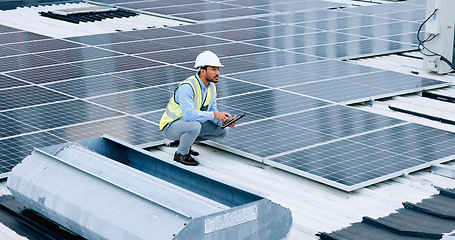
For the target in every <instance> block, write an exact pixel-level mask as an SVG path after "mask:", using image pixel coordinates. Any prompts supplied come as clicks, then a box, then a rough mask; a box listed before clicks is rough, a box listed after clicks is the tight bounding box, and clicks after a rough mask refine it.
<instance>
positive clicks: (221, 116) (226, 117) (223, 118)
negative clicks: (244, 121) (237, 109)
mask: <svg viewBox="0 0 455 240" xmlns="http://www.w3.org/2000/svg"><path fill="white" fill-rule="evenodd" d="M235 117H237V115H235V116H234V117H232V115H231V114H229V113H227V112H214V113H213V118H215V119H216V120H218V121H220V122H222V123H223V124H226V123H227V122H229V121H230V120H231V119H233V118H235ZM235 124H236V122H235V123H231V124H230V125H229V127H234V126H235Z"/></svg>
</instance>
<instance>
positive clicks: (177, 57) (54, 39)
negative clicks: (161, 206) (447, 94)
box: [0, 0, 455, 239]
mask: <svg viewBox="0 0 455 240" xmlns="http://www.w3.org/2000/svg"><path fill="white" fill-rule="evenodd" d="M99 3H100V2H99ZM102 4H108V5H109V6H115V7H124V8H126V9H128V10H135V11H137V12H139V13H141V15H147V14H152V15H154V14H156V16H157V17H159V18H163V19H168V20H169V19H171V20H172V21H175V22H174V23H175V25H172V26H169V27H163V26H164V25H166V24H163V25H161V26H159V27H155V28H152V27H149V26H147V25H142V27H141V28H136V26H138V25H133V27H131V26H130V27H128V28H125V29H128V30H119V29H117V30H119V31H116V28H112V26H113V25H115V23H119V25H121V23H124V22H121V21H122V19H117V20H115V22H111V23H107V21H106V22H103V21H104V20H103V21H101V22H99V23H96V24H85V25H84V24H82V25H81V26H79V29H77V30H74V29H71V28H68V31H57V32H58V34H55V33H51V32H56V31H49V28H44V26H53V27H57V28H58V29H63V28H66V26H69V25H65V23H57V22H56V20H52V19H48V20H42V22H40V24H38V25H34V24H27V21H25V20H24V21H16V20H15V19H17V16H18V13H19V12H20V11H21V10H24V11H25V10H27V11H32V10H33V11H36V12H38V11H43V10H44V9H43V7H45V6H39V7H36V9H35V8H30V9H16V10H14V11H15V12H8V13H7V12H2V13H0V14H4V16H11V18H9V17H8V18H2V19H3V20H2V22H0V24H3V25H2V26H1V28H0V29H1V31H2V33H0V34H1V35H2V38H0V62H1V64H0V87H1V89H0V91H1V92H2V99H3V100H2V104H1V105H0V117H1V118H2V120H3V121H2V122H3V123H2V125H1V126H0V127H1V130H2V131H1V132H2V134H1V135H0V146H1V147H0V149H1V153H0V160H1V162H2V163H1V165H0V167H1V168H0V170H1V173H2V175H1V176H3V177H7V175H8V171H9V170H10V169H11V168H12V167H13V166H15V165H16V164H17V163H18V162H19V161H21V160H22V159H23V158H24V157H25V156H27V155H28V154H29V153H30V152H31V151H32V150H33V148H41V147H45V146H51V145H56V144H60V143H64V142H69V141H78V140H82V139H87V138H93V137H97V136H100V135H103V134H109V135H112V136H114V137H116V138H119V139H121V140H123V141H125V142H128V143H130V144H133V145H136V146H139V147H148V148H151V149H150V150H151V151H153V152H158V154H161V155H162V157H163V158H164V159H169V161H172V159H171V158H170V156H171V155H170V154H169V153H170V152H172V151H173V149H168V148H166V147H156V148H155V146H159V145H162V143H163V141H162V140H163V139H162V136H161V133H160V131H159V130H158V126H157V121H158V120H159V117H160V116H161V113H162V111H163V110H164V107H165V105H166V103H167V100H168V98H169V96H170V94H171V92H172V91H173V89H174V87H175V85H176V83H178V82H180V81H181V80H183V79H185V78H186V77H188V76H189V75H191V74H193V73H194V70H193V69H192V66H191V65H192V61H193V60H194V57H195V56H196V55H197V54H198V53H199V52H201V51H203V50H206V49H210V50H212V51H214V52H215V53H216V54H217V55H218V56H220V57H221V62H222V63H223V64H224V65H225V66H226V67H225V68H223V69H222V76H221V79H220V82H219V85H218V89H219V96H218V98H219V105H220V108H223V109H225V110H226V111H228V112H232V113H234V114H239V113H241V112H247V115H246V117H245V118H243V119H242V120H241V122H240V124H239V125H238V126H237V127H236V128H235V129H233V130H232V131H231V133H230V135H229V137H228V138H226V139H223V140H220V141H217V142H206V144H208V145H211V146H215V147H217V148H220V149H222V150H219V149H214V148H208V147H207V146H202V145H199V146H197V147H199V148H201V149H203V150H204V149H206V148H207V151H206V153H207V154H208V155H209V158H214V160H213V161H214V162H213V163H212V162H210V161H209V160H208V159H209V158H207V159H205V160H204V158H202V157H201V158H202V159H201V160H202V161H201V162H202V166H201V167H200V168H198V169H197V170H196V171H198V172H199V173H200V174H210V175H221V176H223V177H224V178H226V179H228V181H232V182H235V183H236V184H239V185H241V186H244V185H248V187H250V188H254V189H260V190H259V191H261V192H266V193H269V194H270V198H274V199H277V200H278V201H277V202H281V201H282V202H283V204H289V205H290V206H292V207H290V209H291V210H294V211H293V217H295V219H296V222H295V224H294V229H296V230H294V231H293V232H292V231H291V236H290V238H291V239H308V238H310V237H311V238H314V237H315V236H314V234H315V233H316V232H321V231H333V230H336V229H338V228H340V227H343V226H346V224H348V223H352V222H355V221H356V220H357V221H359V219H358V217H359V216H360V215H361V216H371V217H378V216H379V215H382V216H384V215H386V214H388V213H389V212H390V211H393V209H396V208H398V207H397V205H396V204H395V203H397V202H398V203H401V202H404V201H417V200H419V199H421V197H423V196H429V195H428V194H429V193H434V191H435V189H434V188H433V187H431V185H432V184H434V185H444V186H447V187H455V186H452V184H453V182H452V181H450V180H449V181H447V180H446V179H445V178H443V177H440V178H439V177H434V176H433V174H430V176H428V174H420V175H419V174H418V173H417V176H420V177H422V179H424V180H420V181H418V183H416V184H410V186H409V187H408V185H407V184H404V182H407V181H411V182H412V179H413V178H411V180H409V177H402V176H403V175H407V174H409V173H411V172H414V171H419V170H422V169H426V168H428V167H430V166H431V165H433V164H436V163H441V162H446V161H450V160H452V159H453V155H454V152H455V151H453V147H452V146H451V144H450V142H451V139H452V138H453V134H454V132H455V131H453V129H452V128H450V127H447V126H441V125H440V124H439V123H434V121H431V120H428V121H430V122H425V123H422V120H421V119H420V118H419V119H417V120H416V119H415V118H414V117H410V116H404V117H403V115H397V114H396V113H394V112H391V111H389V110H387V111H385V110H383V109H382V108H380V105H381V103H382V100H383V99H391V98H395V97H396V96H399V95H400V96H402V95H406V96H409V95H412V94H419V93H421V92H422V91H431V90H432V89H440V88H447V89H449V91H450V89H451V88H450V87H449V86H450V85H451V81H452V80H450V79H451V76H450V75H449V76H447V77H446V78H441V77H438V76H433V75H426V74H410V72H409V71H408V70H409V69H406V70H404V71H401V69H400V70H397V69H395V68H386V67H385V66H384V65H386V64H377V63H372V62H368V61H357V59H365V57H369V58H371V57H372V56H378V55H384V54H391V53H398V52H408V51H411V50H414V49H415V48H416V46H417V43H416V40H415V34H416V29H417V28H418V26H419V24H420V23H421V22H422V20H424V19H425V1H418V0H409V1H403V2H387V1H384V2H378V3H365V2H357V1H356V2H350V1H333V2H330V1H286V2H283V1H254V2H245V1H185V2H183V3H182V2H181V1H140V2H124V1H122V2H102ZM360 5H361V6H360ZM397 6H398V7H397ZM61 7H65V8H69V6H61ZM48 8H49V7H48ZM59 8H60V7H59ZM155 10H156V11H155ZM145 13H147V14H145ZM8 14H9V15H8ZM13 16H16V18H13ZM147 16H150V15H147ZM166 17H167V18H166ZM43 18H44V17H42V18H41V19H43ZM8 19H10V21H8ZM3 21H4V22H3ZM180 21H183V22H184V24H180V23H181V22H180ZM67 24H71V23H67ZM100 24H105V25H103V26H106V27H103V28H99V26H101V25H100ZM132 28H135V29H137V30H132ZM51 29H52V28H51ZM85 29H87V31H86V32H84V30H85ZM100 29H102V30H100ZM414 66H415V65H414ZM418 68H420V65H419V66H418ZM386 80H390V81H386ZM340 90H342V91H340ZM438 91H439V90H438ZM340 92H341V93H340ZM245 101H250V102H252V103H253V104H251V105H245V104H244V102H245ZM370 101H371V102H373V107H370V106H360V107H359V106H358V105H362V103H364V102H370ZM286 102H288V103H289V102H293V103H298V104H292V105H289V104H287V103H286ZM357 104H358V105H357ZM378 107H379V108H378ZM315 116H320V117H315ZM296 121H302V122H305V124H298V122H297V123H296ZM351 126H355V127H351ZM270 129H275V130H276V129H279V131H278V130H276V131H273V132H270V131H268V130H270ZM397 133H403V134H397ZM258 136H261V137H258ZM263 136H266V137H263ZM384 139H386V140H384ZM422 139H425V141H426V142H425V141H423V140H422ZM252 140H253V141H252ZM392 140H394V141H392ZM428 141H430V142H429V143H428ZM383 142H393V144H382V143H383ZM421 146H424V147H421ZM348 149H350V151H347V150H348ZM225 150H227V151H230V152H232V153H235V154H237V155H231V154H230V153H228V152H225ZM335 150H341V151H335ZM238 155H240V156H244V157H247V158H248V159H253V160H256V161H251V160H246V159H245V158H243V157H240V156H238ZM224 156H229V158H232V159H236V160H235V161H239V162H240V163H241V164H239V166H238V171H239V173H236V174H234V175H233V176H230V175H229V174H226V173H228V172H231V171H232V170H230V169H229V168H228V167H227V166H225V165H223V162H222V161H219V160H215V158H220V159H225V157H224ZM225 160H226V159H225ZM308 160H311V161H308ZM341 160H343V161H341ZM344 160H345V161H344ZM359 160H360V161H359ZM227 161H229V162H230V163H232V162H231V160H229V159H227ZM365 161H367V162H368V163H369V164H363V163H364V162H365ZM396 162H400V163H401V164H395V163H396ZM356 164H357V165H356ZM244 165H247V166H249V167H252V169H250V168H249V167H248V168H247V169H245V172H244V173H243V172H242V171H243V169H244V167H242V166H244ZM256 168H257V169H256ZM277 168H278V169H284V170H286V171H282V170H278V169H277ZM223 171H224V172H223ZM264 171H265V172H264ZM247 173H253V175H252V176H251V177H247V176H246V174H247ZM293 174H297V175H301V176H304V177H305V178H302V177H300V176H295V175H293ZM270 176H273V177H272V179H280V181H281V180H283V182H285V183H286V184H287V185H284V184H283V185H282V184H278V183H277V185H273V184H272V185H270V184H271V182H269V181H268V180H265V179H266V178H267V177H270ZM291 176H292V177H291ZM237 178H238V179H237ZM245 178H246V179H249V181H250V182H251V183H245V182H244V179H245ZM307 178H308V179H312V180H308V179H307ZM418 178H419V177H418ZM285 179H288V180H289V181H287V180H285ZM396 179H398V180H396ZM258 181H264V183H261V184H264V185H263V186H255V185H254V184H252V183H257V182H258ZM272 181H273V180H272ZM295 182H297V183H295ZM318 182H320V183H323V184H322V185H321V184H320V183H318ZM397 182H398V183H397ZM422 182H423V183H422ZM425 182H428V184H426V183H425ZM306 184H309V187H305V186H304V185H306ZM397 184H398V185H399V186H396V185H397ZM403 184H404V185H405V186H406V187H405V188H407V190H409V192H406V191H403V195H400V196H397V197H396V199H393V200H389V201H387V204H385V203H384V205H387V207H386V208H385V209H384V210H383V211H384V212H382V211H378V212H375V213H374V214H372V215H369V214H366V213H364V212H369V211H370V210H368V209H369V207H374V205H371V204H370V203H368V204H365V206H364V207H363V208H361V210H360V211H359V212H362V213H355V214H354V216H346V217H341V216H334V218H333V219H337V220H334V221H329V222H330V223H329V222H327V223H326V224H323V223H324V220H323V219H322V217H321V218H320V219H318V217H316V216H315V214H316V212H317V210H316V211H315V212H312V211H311V210H308V209H311V208H313V207H314V206H313V205H312V204H310V203H308V201H320V198H319V197H321V198H324V197H326V196H327V195H328V196H329V197H328V199H330V200H327V202H326V201H323V202H322V203H321V204H316V205H318V207H316V209H319V210H320V211H323V213H324V214H322V215H323V216H324V215H325V214H327V215H330V216H332V215H331V213H329V212H330V211H328V210H325V209H331V210H333V211H335V210H338V209H339V206H331V202H332V201H333V202H337V201H340V199H343V201H341V202H342V203H341V204H340V206H342V205H344V204H346V205H351V204H352V205H351V206H354V205H355V203H357V204H358V203H359V202H357V200H358V199H364V200H367V201H372V199H375V198H376V197H379V198H380V199H379V200H378V201H379V202H380V203H382V201H383V200H384V198H383V197H382V196H383V195H382V194H383V193H380V191H381V189H384V188H385V189H388V190H390V191H395V190H394V189H395V187H396V188H397V189H399V188H400V186H401V185H403ZM326 185H328V186H326ZM370 185H372V186H370ZM266 186H273V187H274V188H284V189H282V190H276V189H268V188H267V187H266ZM285 186H286V187H285ZM287 186H294V187H295V188H296V189H299V190H298V191H295V195H296V196H292V197H285V196H286V195H289V194H293V193H294V191H291V190H290V189H287V188H288V187H287ZM329 186H331V187H329ZM384 186H386V187H384ZM388 186H390V187H388ZM333 187H335V188H333ZM336 188H338V189H342V190H343V191H352V193H345V192H343V191H339V190H338V189H336ZM378 190H379V193H377V192H376V191H378ZM386 191H387V190H386ZM396 191H399V190H396ZM414 191H415V192H417V194H416V196H412V197H411V195H412V192H414ZM314 192H317V193H318V194H320V196H314V198H313V197H309V196H307V195H308V194H313V193H314ZM365 194H366V195H367V196H365ZM408 198H410V199H408ZM353 199H356V200H353ZM395 200H401V201H395ZM359 201H360V200H359ZM372 202H374V201H372ZM389 204H390V205H389ZM329 206H331V207H329ZM302 209H305V210H303V211H302ZM323 209H324V210H323ZM343 212H344V211H343ZM315 218H316V220H315V221H314V222H315V223H310V222H311V221H310V220H308V219H312V220H314V219H315ZM317 224H319V226H322V227H317ZM302 237H303V238H302Z"/></svg>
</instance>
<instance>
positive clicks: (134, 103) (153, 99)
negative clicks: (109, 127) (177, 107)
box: [90, 80, 183, 114]
mask: <svg viewBox="0 0 455 240" xmlns="http://www.w3.org/2000/svg"><path fill="white" fill-rule="evenodd" d="M182 81H183V80H182ZM175 85H176V84H174V85H172V86H165V87H151V88H141V89H137V90H132V91H127V92H121V93H116V94H111V95H107V96H102V97H97V98H92V99H90V102H94V103H97V104H99V105H102V106H106V107H108V108H112V109H115V110H118V111H120V112H125V113H129V114H139V113H144V112H150V111H154V110H158V109H161V108H163V107H165V106H166V105H167V102H168V101H169V97H170V96H171V94H172V91H173V90H174V88H175Z"/></svg>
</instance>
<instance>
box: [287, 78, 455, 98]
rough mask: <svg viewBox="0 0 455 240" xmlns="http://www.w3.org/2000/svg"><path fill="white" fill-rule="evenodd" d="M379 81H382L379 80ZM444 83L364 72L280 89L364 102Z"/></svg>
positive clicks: (320, 96) (318, 96) (443, 84)
mask: <svg viewBox="0 0 455 240" xmlns="http://www.w3.org/2000/svg"><path fill="white" fill-rule="evenodd" d="M378 79H381V81H378ZM447 84H448V83H447V82H442V81H438V80H433V79H428V78H424V77H418V76H412V75H408V74H402V73H397V72H391V71H381V72H373V73H366V74H362V75H357V76H349V77H343V78H338V79H334V80H327V81H321V82H314V83H308V84H301V85H297V86H292V87H286V88H283V89H285V90H289V91H293V92H296V93H300V94H304V95H308V96H312V97H317V98H321V99H324V100H327V101H333V102H339V103H342V102H351V103H352V102H358V101H362V100H363V101H367V100H368V99H374V98H377V97H386V96H393V95H394V94H396V93H400V92H401V93H405V92H407V91H410V92H412V91H416V90H418V89H424V88H425V89H429V88H431V87H432V86H435V87H436V86H438V85H439V86H438V87H441V86H447Z"/></svg>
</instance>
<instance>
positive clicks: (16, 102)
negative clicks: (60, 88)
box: [0, 86, 72, 121]
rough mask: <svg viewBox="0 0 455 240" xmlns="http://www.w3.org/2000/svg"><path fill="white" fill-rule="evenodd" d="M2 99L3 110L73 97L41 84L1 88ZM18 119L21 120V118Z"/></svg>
mask: <svg viewBox="0 0 455 240" xmlns="http://www.w3.org/2000/svg"><path fill="white" fill-rule="evenodd" d="M43 96H45V97H43ZM0 99H1V101H0V111H1V110H9V109H15V108H23V107H27V106H33V105H39V104H44V103H51V102H58V101H65V100H69V99H72V98H71V97H69V96H66V95H63V94H60V93H56V92H53V91H50V90H48V89H45V88H42V87H39V86H24V87H20V88H11V89H2V90H0ZM18 120H19V121H20V119H18Z"/></svg>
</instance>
